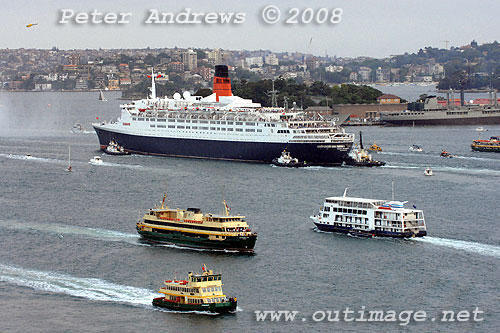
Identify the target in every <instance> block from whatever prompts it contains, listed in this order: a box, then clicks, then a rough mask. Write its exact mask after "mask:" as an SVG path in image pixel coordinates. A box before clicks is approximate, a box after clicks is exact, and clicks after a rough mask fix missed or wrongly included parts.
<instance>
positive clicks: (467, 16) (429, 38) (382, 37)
mask: <svg viewBox="0 0 500 333" xmlns="http://www.w3.org/2000/svg"><path fill="white" fill-rule="evenodd" d="M266 5H275V6H277V7H278V8H279V9H280V10H281V14H282V20H283V19H285V18H289V17H290V16H291V15H290V14H287V11H288V10H289V9H290V8H292V7H297V8H299V9H300V10H301V12H303V10H304V9H305V8H307V7H310V8H312V9H313V10H314V11H315V13H317V11H318V10H319V9H320V8H323V7H324V8H328V9H329V10H331V9H334V8H341V9H342V10H343V13H342V19H341V21H340V22H339V23H338V24H334V25H332V24H316V23H309V24H295V25H292V26H286V25H284V24H282V23H277V24H275V25H267V24H266V23H264V22H263V20H262V18H261V11H262V9H263V8H264V7H265V6H266ZM2 7H3V8H2V12H1V13H0V18H1V19H0V48H3V49H5V48H11V49H12V48H42V49H50V48H51V47H53V46H56V47H58V48H60V49H86V48H89V49H98V48H106V49H114V48H146V47H151V48H172V47H175V46H177V47H180V48H222V49H229V50H245V49H246V50H258V49H268V50H271V51H273V52H302V53H311V54H314V55H320V56H324V55H325V54H328V55H329V56H338V57H358V56H368V57H375V58H383V57H388V56H390V55H393V54H402V53H405V52H408V53H413V52H417V51H418V50H419V49H420V48H424V47H427V46H432V47H437V48H444V47H445V46H448V47H451V46H462V45H466V44H469V43H470V42H471V41H472V40H476V41H477V42H478V43H479V44H483V43H490V42H493V41H495V40H496V39H497V38H498V33H497V31H498V30H499V29H498V28H500V24H499V23H498V17H497V15H498V14H497V13H498V11H499V9H500V3H499V2H498V1H492V0H485V1H481V2H479V3H472V2H470V1H465V0H455V1H450V0H443V1H439V2H436V1H429V0H422V1H413V2H409V1H396V0H379V1H370V2H367V1H361V0H351V1H345V0H339V1H334V2H332V1H324V0H323V1H320V0H313V1H309V2H307V3H305V2H300V1H295V0H292V1H281V0H273V1H271V0H268V1H261V0H256V1H253V2H251V3H236V1H228V0H221V1H217V2H215V1H194V0H185V1H165V0H163V1H160V0H151V1H148V2H147V3H144V2H142V3H139V2H137V1H131V0H121V1H113V2H111V1H103V0H101V1H96V0H90V1H85V4H82V3H81V1H74V0H66V1H62V0H56V1H50V2H48V1H47V2H45V1H34V0H18V1H15V2H8V3H4V4H2ZM186 8H190V9H191V12H202V13H208V12H216V13H220V12H226V13H230V12H232V13H238V12H240V13H245V14H246V16H245V22H243V23H241V24H236V23H233V24H218V25H217V24H206V23H205V24H191V25H189V24H188V25H183V24H150V25H148V24H145V23H144V21H145V20H146V18H147V17H148V12H149V10H150V9H157V10H158V11H159V12H171V13H174V14H176V13H180V12H182V11H184V10H185V9H186ZM61 9H72V10H74V11H75V12H82V11H84V12H87V13H89V12H92V11H93V10H94V9H97V10H98V11H99V12H104V13H108V12H115V13H120V12H126V13H132V15H131V16H130V22H129V23H128V24H122V25H116V24H115V25H108V26H106V25H105V24H97V25H92V24H82V25H77V24H74V23H69V24H58V23H57V22H58V21H59V20H60V18H61ZM298 18H299V20H300V15H299V17H298ZM30 23H38V25H36V26H33V27H30V28H27V27H26V25H27V24H30Z"/></svg>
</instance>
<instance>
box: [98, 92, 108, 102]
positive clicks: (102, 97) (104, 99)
mask: <svg viewBox="0 0 500 333" xmlns="http://www.w3.org/2000/svg"><path fill="white" fill-rule="evenodd" d="M99 100H100V101H103V102H106V101H107V99H106V98H104V93H103V92H102V90H99Z"/></svg>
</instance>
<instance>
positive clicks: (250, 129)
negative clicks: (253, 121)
mask: <svg viewBox="0 0 500 333" xmlns="http://www.w3.org/2000/svg"><path fill="white" fill-rule="evenodd" d="M245 132H255V130H254V129H253V128H247V129H245Z"/></svg>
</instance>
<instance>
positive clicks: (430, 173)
mask: <svg viewBox="0 0 500 333" xmlns="http://www.w3.org/2000/svg"><path fill="white" fill-rule="evenodd" d="M424 175H425V176H432V175H433V173H432V169H431V168H429V167H427V168H425V171H424Z"/></svg>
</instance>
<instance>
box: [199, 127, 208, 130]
mask: <svg viewBox="0 0 500 333" xmlns="http://www.w3.org/2000/svg"><path fill="white" fill-rule="evenodd" d="M200 129H201V130H208V127H200Z"/></svg>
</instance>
